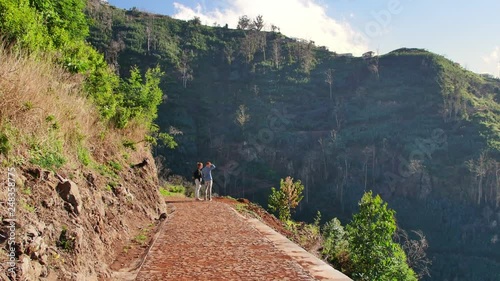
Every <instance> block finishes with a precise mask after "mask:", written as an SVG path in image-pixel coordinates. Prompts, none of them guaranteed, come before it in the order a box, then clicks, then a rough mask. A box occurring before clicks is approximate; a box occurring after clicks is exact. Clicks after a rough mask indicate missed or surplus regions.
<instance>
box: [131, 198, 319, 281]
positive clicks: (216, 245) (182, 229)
mask: <svg viewBox="0 0 500 281" xmlns="http://www.w3.org/2000/svg"><path fill="white" fill-rule="evenodd" d="M171 204H173V205H174V206H175V209H176V210H175V212H174V213H173V215H172V216H171V217H170V218H168V221H167V222H166V224H165V226H164V229H163V232H162V233H160V235H159V236H158V239H157V240H156V242H155V244H154V245H153V246H152V248H151V251H150V253H149V255H148V257H147V258H146V261H145V262H144V265H143V266H142V268H141V270H140V271H139V274H138V276H137V278H136V280H141V281H153V280H161V281H164V280H176V281H177V280H316V279H314V278H313V277H312V276H311V275H309V273H308V272H306V271H305V270H304V269H303V268H302V267H301V266H300V265H299V264H298V263H297V262H296V261H295V260H293V259H292V258H291V257H290V256H287V255H286V254H284V253H283V252H282V251H281V250H279V249H277V248H276V247H275V246H274V245H273V244H272V243H271V242H270V241H269V240H267V239H266V238H264V237H263V235H262V234H261V233H259V232H258V231H257V230H256V229H254V228H253V227H252V226H251V225H249V224H248V223H245V221H244V219H243V218H242V217H240V216H239V215H238V214H236V213H235V212H234V211H233V210H231V208H230V207H229V206H228V205H226V204H224V203H220V202H215V201H212V202H194V201H187V202H175V203H171Z"/></svg>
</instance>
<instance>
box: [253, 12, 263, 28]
mask: <svg viewBox="0 0 500 281" xmlns="http://www.w3.org/2000/svg"><path fill="white" fill-rule="evenodd" d="M253 27H254V28H255V30H257V31H261V30H262V28H264V18H263V16H262V15H258V16H257V17H256V18H255V19H254V20H253Z"/></svg>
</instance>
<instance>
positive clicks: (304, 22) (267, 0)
mask: <svg viewBox="0 0 500 281" xmlns="http://www.w3.org/2000/svg"><path fill="white" fill-rule="evenodd" d="M224 6H225V8H224V9H222V10H220V9H213V10H207V9H204V8H203V7H202V5H201V4H197V5H196V7H194V8H193V7H188V6H185V5H183V4H181V3H178V2H174V8H175V10H176V13H175V14H174V15H173V17H174V18H177V19H183V20H190V19H193V18H194V17H195V16H196V17H199V18H200V19H201V22H202V23H203V24H206V25H212V24H213V23H218V24H220V25H225V24H226V23H227V24H228V26H229V27H230V28H236V25H237V23H238V18H239V17H240V16H242V15H247V16H249V17H250V18H255V17H256V16H257V15H259V14H260V15H263V17H264V21H265V22H266V30H270V26H271V24H274V25H276V26H278V27H279V28H280V31H281V33H283V34H284V35H286V36H289V37H296V38H301V39H306V40H312V41H314V42H315V43H316V45H318V46H326V47H327V48H328V49H329V50H331V51H335V52H337V53H353V54H355V55H360V54H362V53H363V52H366V51H367V50H368V46H367V40H366V38H365V36H364V35H363V34H362V33H361V32H359V31H356V30H354V29H353V28H352V27H351V26H350V25H349V23H348V22H346V21H340V20H336V19H333V18H331V17H329V16H328V15H327V13H326V7H325V6H322V5H320V4H318V3H317V2H316V1H315V0H253V1H248V0H234V1H227V2H225V5H224Z"/></svg>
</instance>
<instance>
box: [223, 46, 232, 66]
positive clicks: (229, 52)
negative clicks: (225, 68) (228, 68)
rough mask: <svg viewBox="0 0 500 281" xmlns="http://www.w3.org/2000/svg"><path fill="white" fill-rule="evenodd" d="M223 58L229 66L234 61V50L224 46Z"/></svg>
mask: <svg viewBox="0 0 500 281" xmlns="http://www.w3.org/2000/svg"><path fill="white" fill-rule="evenodd" d="M224 57H225V58H226V60H227V63H228V64H229V65H231V64H232V63H233V61H234V49H233V47H232V46H231V45H226V46H225V47H224Z"/></svg>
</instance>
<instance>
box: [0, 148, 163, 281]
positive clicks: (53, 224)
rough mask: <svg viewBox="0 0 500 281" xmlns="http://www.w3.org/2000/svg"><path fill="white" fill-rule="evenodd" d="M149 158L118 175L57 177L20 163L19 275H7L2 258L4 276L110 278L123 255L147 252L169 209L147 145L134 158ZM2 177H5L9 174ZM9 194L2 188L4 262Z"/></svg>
mask: <svg viewBox="0 0 500 281" xmlns="http://www.w3.org/2000/svg"><path fill="white" fill-rule="evenodd" d="M144 158H147V159H149V161H147V162H148V164H147V165H143V166H141V165H139V166H137V167H135V168H128V167H126V168H123V169H122V170H121V171H119V172H117V177H116V178H113V179H111V178H109V177H108V176H102V175H100V174H98V173H96V172H95V171H94V172H91V171H92V170H90V169H89V170H88V171H86V170H85V169H83V170H80V169H74V170H66V171H59V173H60V175H58V174H54V173H53V172H49V171H45V170H41V169H40V168H36V167H34V166H26V167H23V168H16V169H15V183H16V191H15V196H16V221H15V225H16V228H15V235H16V244H15V249H16V258H17V260H18V263H17V266H16V273H17V276H15V277H13V276H9V274H8V266H9V265H8V264H7V263H5V262H4V263H2V270H1V272H0V280H9V279H10V280H85V281H87V280H104V279H107V278H111V276H112V269H116V266H115V267H114V268H113V267H111V268H110V265H111V264H113V262H114V261H115V260H116V258H117V257H119V256H121V255H123V253H125V252H129V251H131V252H134V251H135V252H137V253H140V252H142V250H141V247H143V246H142V244H144V241H143V240H145V239H146V238H147V236H148V235H149V232H151V231H153V232H154V228H155V226H156V225H157V223H158V221H159V218H160V215H161V214H162V213H165V211H166V206H165V203H164V201H163V199H161V197H160V194H159V192H158V187H157V186H158V179H157V173H156V167H155V165H154V161H153V159H152V158H151V154H150V153H149V152H147V150H145V149H142V151H137V152H135V153H134V155H131V158H130V161H131V162H132V163H134V162H137V163H140V162H141V161H142V160H143V159H144ZM2 174H5V177H6V178H7V171H5V173H3V172H2ZM69 178H71V180H70V179H69ZM7 196H8V192H7V188H5V189H2V191H1V193H0V200H1V202H2V204H4V206H2V208H1V209H0V215H1V216H2V225H1V226H0V234H1V236H0V238H1V240H0V242H1V244H0V246H1V250H0V251H1V252H2V253H1V255H2V258H1V259H0V260H2V261H6V260H7V259H8V251H9V245H8V240H7V239H6V237H5V236H7V235H8V234H9V232H10V230H9V228H8V226H9V225H10V223H11V222H10V220H9V214H8V208H7V207H6V206H5V203H6V202H7V201H6V200H7Z"/></svg>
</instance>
